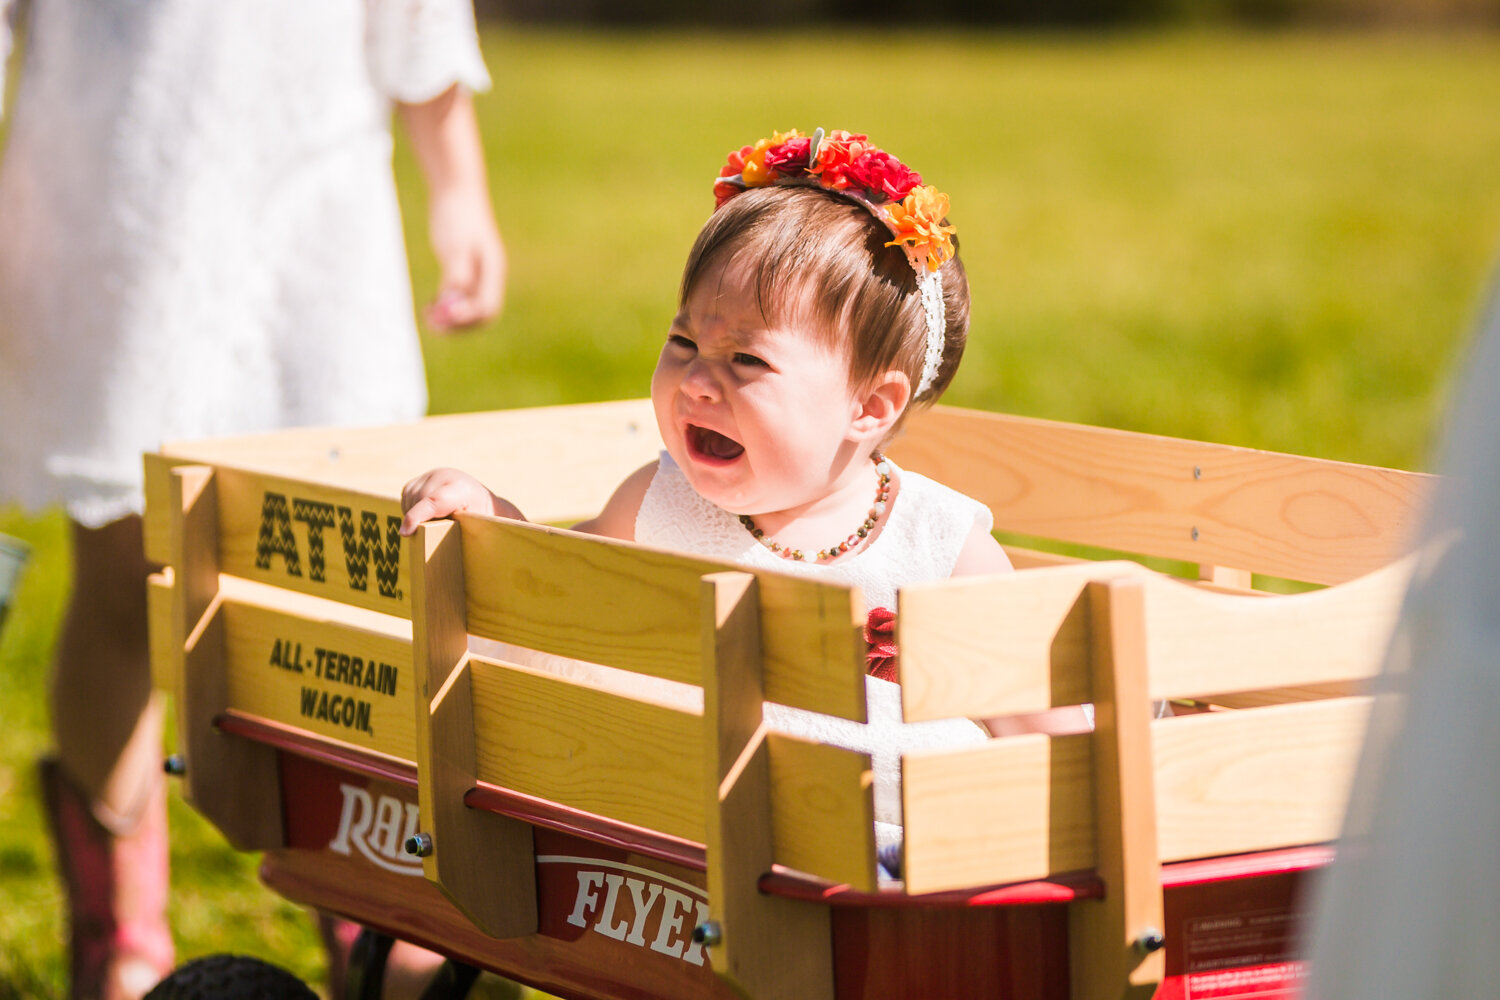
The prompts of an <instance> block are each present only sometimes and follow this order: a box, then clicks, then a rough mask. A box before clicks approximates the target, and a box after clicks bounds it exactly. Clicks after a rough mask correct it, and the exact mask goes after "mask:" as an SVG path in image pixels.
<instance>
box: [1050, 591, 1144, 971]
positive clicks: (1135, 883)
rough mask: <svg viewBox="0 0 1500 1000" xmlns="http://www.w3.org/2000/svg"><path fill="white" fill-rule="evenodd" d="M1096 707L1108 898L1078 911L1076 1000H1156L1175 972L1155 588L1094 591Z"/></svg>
mask: <svg viewBox="0 0 1500 1000" xmlns="http://www.w3.org/2000/svg"><path fill="white" fill-rule="evenodd" d="M1088 606H1089V632H1090V635H1091V645H1092V655H1091V657H1090V666H1091V675H1092V682H1093V689H1094V690H1093V700H1094V706H1095V711H1094V731H1093V734H1092V736H1091V739H1092V741H1093V745H1094V753H1093V757H1094V823H1095V830H1096V833H1095V835H1094V844H1095V852H1096V854H1097V858H1096V860H1095V868H1096V870H1097V872H1098V875H1099V878H1100V880H1101V881H1102V882H1103V883H1104V898H1103V899H1102V900H1099V901H1096V902H1088V903H1084V904H1082V905H1079V906H1074V907H1070V908H1069V910H1068V944H1069V963H1070V971H1071V977H1070V982H1071V992H1072V995H1073V997H1074V998H1075V1000H1100V998H1105V997H1121V998H1124V997H1136V998H1140V1000H1146V998H1148V997H1150V996H1151V995H1153V994H1154V993H1155V992H1156V987H1157V985H1158V984H1159V983H1160V982H1161V980H1162V977H1163V975H1164V974H1165V972H1166V966H1165V961H1164V960H1165V957H1166V956H1165V955H1164V954H1163V953H1162V951H1161V947H1160V944H1159V943H1158V944H1157V945H1156V947H1154V948H1153V949H1151V950H1150V951H1149V952H1148V951H1144V950H1142V949H1141V948H1140V947H1139V946H1138V944H1137V942H1140V941H1142V940H1145V939H1147V937H1148V936H1149V937H1151V938H1155V939H1158V940H1159V939H1161V937H1162V934H1163V931H1164V929H1165V928H1166V921H1165V920H1164V919H1163V914H1162V889H1161V861H1160V859H1159V855H1158V853H1157V832H1156V791H1155V788H1154V785H1155V781H1154V775H1153V773H1152V767H1151V703H1150V699H1149V698H1148V697H1147V693H1146V689H1147V682H1146V669H1147V664H1146V583H1145V581H1144V580H1141V579H1122V580H1110V581H1104V580H1096V581H1093V582H1091V583H1090V584H1089V585H1088Z"/></svg>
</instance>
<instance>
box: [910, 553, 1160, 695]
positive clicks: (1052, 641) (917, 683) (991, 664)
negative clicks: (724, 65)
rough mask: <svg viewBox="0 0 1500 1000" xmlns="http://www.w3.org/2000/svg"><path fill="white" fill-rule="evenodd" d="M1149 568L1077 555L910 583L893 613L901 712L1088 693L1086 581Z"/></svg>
mask: <svg viewBox="0 0 1500 1000" xmlns="http://www.w3.org/2000/svg"><path fill="white" fill-rule="evenodd" d="M1127 575H1129V576H1135V575H1139V576H1149V575H1150V571H1149V570H1147V569H1145V568H1144V567H1142V566H1140V565H1138V564H1136V563H1131V562H1108V563H1079V564H1074V565H1068V566H1057V567H1050V568H1043V569H1033V570H1025V571H1020V572H1016V573H1008V574H1003V575H1000V576H991V577H967V578H955V579H952V580H944V581H941V582H938V583H932V584H924V585H922V586H918V587H907V588H904V589H903V590H902V591H901V602H900V608H901V613H900V615H899V616H898V617H897V620H896V627H897V629H898V630H899V632H898V638H899V643H898V644H899V646H900V649H901V698H902V706H903V708H904V709H905V713H906V719H907V721H910V722H916V721H921V720H926V719H943V718H952V717H955V716H968V717H971V718H986V717H990V716H996V715H1009V714H1013V713H1017V712H1037V711H1041V710H1043V709H1046V708H1049V707H1051V706H1054V705H1073V704H1078V703H1080V702H1085V701H1088V700H1089V697H1090V693H1089V682H1088V670H1087V662H1088V616H1087V608H1086V605H1085V603H1084V602H1082V601H1080V595H1081V594H1082V593H1083V591H1084V588H1085V587H1086V586H1087V585H1088V582H1089V581H1090V580H1106V579H1112V578H1115V577H1118V576H1127Z"/></svg>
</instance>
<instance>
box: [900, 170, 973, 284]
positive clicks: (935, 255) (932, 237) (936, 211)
mask: <svg viewBox="0 0 1500 1000" xmlns="http://www.w3.org/2000/svg"><path fill="white" fill-rule="evenodd" d="M885 210H886V217H887V219H888V220H889V223H890V227H891V231H892V232H894V233H895V235H896V238H895V239H894V240H891V242H889V243H887V244H886V246H888V247H893V246H902V247H903V248H905V249H906V250H907V252H908V253H911V252H913V251H917V252H922V251H925V252H926V255H927V270H929V271H936V270H937V269H938V268H939V267H941V266H942V265H943V262H944V261H946V260H948V259H949V258H950V257H952V256H953V239H952V235H953V233H954V232H956V230H955V229H954V228H953V227H952V226H945V225H943V219H945V218H947V216H948V196H947V195H945V194H943V193H942V192H941V191H939V190H938V189H937V188H935V187H931V186H925V185H918V186H917V187H914V188H912V189H911V193H909V194H908V195H907V196H906V197H905V198H903V199H902V200H901V201H899V202H892V203H891V204H890V205H887V206H885Z"/></svg>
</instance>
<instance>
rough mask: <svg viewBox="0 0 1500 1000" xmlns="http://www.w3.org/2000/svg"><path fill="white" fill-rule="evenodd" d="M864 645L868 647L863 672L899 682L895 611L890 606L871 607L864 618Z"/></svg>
mask: <svg viewBox="0 0 1500 1000" xmlns="http://www.w3.org/2000/svg"><path fill="white" fill-rule="evenodd" d="M865 645H866V646H868V647H869V649H868V652H867V653H866V659H865V672H866V673H868V674H869V675H870V676H871V677H878V678H880V679H881V680H883V681H894V682H896V683H897V684H899V683H901V676H900V672H899V670H898V668H897V664H896V613H895V612H894V611H892V610H891V609H890V608H871V609H870V614H869V617H868V618H866V619H865Z"/></svg>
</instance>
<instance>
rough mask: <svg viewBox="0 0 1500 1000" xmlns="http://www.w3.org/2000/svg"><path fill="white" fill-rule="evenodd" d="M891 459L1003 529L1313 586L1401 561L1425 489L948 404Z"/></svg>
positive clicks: (1342, 467)
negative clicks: (987, 512) (968, 499)
mask: <svg viewBox="0 0 1500 1000" xmlns="http://www.w3.org/2000/svg"><path fill="white" fill-rule="evenodd" d="M890 450H891V455H892V457H893V458H894V459H895V460H896V461H897V462H899V463H902V464H903V465H905V466H907V467H910V468H912V469H914V470H916V471H920V472H923V473H926V474H927V475H929V476H932V477H933V478H935V479H937V480H939V481H940V482H943V483H946V484H947V485H949V486H952V487H954V488H955V489H958V490H962V491H963V492H965V493H968V494H969V495H971V496H973V497H976V498H977V499H979V500H982V501H983V502H985V503H987V504H988V505H989V506H990V508H991V509H992V510H993V511H994V514H995V524H996V527H997V528H999V529H1000V530H1002V531H1013V532H1018V533H1021V534H1026V535H1033V536H1037V537H1041V538H1055V539H1060V540H1064V541H1069V542H1076V543H1080V544H1084V545H1097V546H1102V547H1105V548H1111V549H1116V550H1120V551H1125V552H1139V553H1147V554H1151V555H1159V556H1166V557H1170V558H1174V559H1185V560H1187V561H1189V562H1196V563H1208V564H1211V565H1215V566H1224V567H1235V568H1239V569H1248V570H1253V571H1255V572H1257V573H1267V574H1270V575H1272V576H1279V577H1287V578H1290V579H1294V580H1307V581H1309V582H1313V583H1339V582H1342V581H1344V580H1351V579H1353V578H1355V577H1357V576H1362V575H1364V574H1365V573H1369V572H1371V571H1373V570H1375V569H1378V568H1379V567H1381V566H1382V565H1384V564H1385V563H1387V562H1390V561H1391V560H1392V559H1394V558H1396V557H1397V556H1398V555H1400V554H1401V553H1402V552H1403V551H1404V549H1405V547H1406V546H1407V545H1408V544H1409V543H1410V542H1411V541H1412V540H1413V539H1414V536H1415V531H1414V529H1415V527H1416V525H1417V523H1418V519H1419V517H1420V512H1421V508H1422V504H1423V500H1424V498H1425V497H1426V496H1427V494H1428V491H1429V488H1430V487H1429V483H1430V480H1431V477H1428V476H1423V475H1420V474H1417V473H1410V472H1400V471H1396V470H1393V469H1381V468H1375V467H1371V466H1363V465H1352V464H1348V463H1343V462H1330V461H1325V460H1321V459H1313V458H1304V457H1301V456H1295V455H1282V454H1276V453H1274V452H1265V451H1256V450H1253V449H1249V448H1234V447H1229V446H1226V445H1212V444H1203V443H1200V442H1197V441H1183V440H1178V439H1175V438H1167V437H1157V436H1154V435H1149V434H1135V433H1130V432H1127V431H1117V430H1109V429H1104V428H1097V427H1086V426H1082V425H1077V424H1064V423H1055V422H1052V421H1046V420H1035V419H1029V418H1023V417H1012V416H1002V415H999V414H993V413H983V412H980V411H975V410H959V409H953V408H947V407H936V408H935V409H933V410H930V411H927V412H924V413H919V414H915V415H914V416H913V417H912V420H911V422H910V424H909V425H908V430H907V433H906V434H905V435H903V436H902V437H901V438H900V439H898V440H897V441H896V442H895V443H894V444H893V445H892V447H891V449H890Z"/></svg>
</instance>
